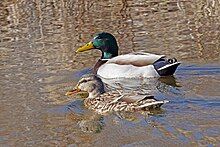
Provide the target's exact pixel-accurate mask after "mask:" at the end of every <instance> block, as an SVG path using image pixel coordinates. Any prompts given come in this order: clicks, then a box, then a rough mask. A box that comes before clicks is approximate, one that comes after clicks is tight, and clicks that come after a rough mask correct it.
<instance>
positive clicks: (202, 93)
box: [0, 0, 220, 146]
mask: <svg viewBox="0 0 220 147" xmlns="http://www.w3.org/2000/svg"><path fill="white" fill-rule="evenodd" d="M101 31H107V32H110V33H112V34H114V35H115V37H116V38H117V40H118V43H119V47H120V54H124V53H129V52H132V51H146V52H152V53H157V54H165V55H167V56H170V57H176V58H177V59H178V60H180V61H181V62H182V64H181V66H180V67H179V68H178V71H177V72H176V74H175V76H174V77H169V78H159V79H152V81H150V82H148V81H137V80H135V81H127V83H126V84H127V87H126V88H128V89H129V88H134V87H135V84H136V83H138V85H139V86H138V87H136V88H139V90H147V91H151V92H152V93H153V94H154V95H155V97H156V98H157V99H167V100H169V101H170V103H167V104H166V105H164V106H163V107H162V109H161V110H159V111H155V112H153V113H152V114H147V113H133V114H130V113H121V114H110V115H106V116H100V115H97V114H95V113H94V112H92V111H89V110H87V109H86V108H84V107H83V104H82V101H81V100H80V99H77V98H76V97H66V96H65V92H66V91H67V90H69V89H71V88H72V87H73V86H74V84H76V82H77V80H78V79H79V77H80V76H81V75H82V74H84V73H86V72H87V69H89V68H91V67H92V66H93V65H94V64H95V62H96V60H97V59H98V58H99V57H100V53H99V52H98V51H90V52H85V53H82V54H77V55H76V54H75V52H74V51H75V49H76V48H77V47H79V46H81V45H83V44H84V43H86V42H88V41H90V39H91V38H92V37H93V35H94V34H95V33H97V32H101ZM0 60H1V62H0V70H1V72H0V73H1V75H0V80H1V82H0V84H1V85H0V92H1V99H0V101H1V103H0V110H1V115H0V125H1V126H0V143H1V145H2V146H56V145H57V146H67V145H79V146H82V145H84V146H90V145H91V146H103V145H108V146H162V145H164V146H219V145H220V88H219V85H220V2H219V1H218V0H189V1H182V0H179V1H156V0H151V1H144V0H143V1H142V0H139V1H135V0H130V1H126V0H122V1H116V0H115V1H71V0H65V1H64V0H60V1H58V0H53V1H40V0H19V1H12V0H8V1H1V2H0ZM82 69H85V70H83V71H82Z"/></svg>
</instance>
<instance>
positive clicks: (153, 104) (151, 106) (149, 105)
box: [138, 100, 169, 109]
mask: <svg viewBox="0 0 220 147" xmlns="http://www.w3.org/2000/svg"><path fill="white" fill-rule="evenodd" d="M168 102H169V101H167V100H164V101H154V102H150V103H144V104H143V105H140V106H138V109H143V108H148V109H156V108H160V107H161V106H162V105H163V104H165V103H168Z"/></svg>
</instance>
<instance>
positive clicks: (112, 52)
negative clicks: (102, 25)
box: [76, 32, 118, 59]
mask: <svg viewBox="0 0 220 147" xmlns="http://www.w3.org/2000/svg"><path fill="white" fill-rule="evenodd" d="M91 49H98V50H100V51H101V52H102V57H101V59H110V58H112V57H115V56H118V44H117V41H116V39H115V37H114V36H113V35H112V34H110V33H106V32H102V33H98V34H97V35H96V36H95V37H94V38H93V39H92V41H90V42H89V43H87V44H86V45H84V46H82V47H80V48H79V49H77V50H76V52H77V53H78V52H84V51H87V50H91Z"/></svg>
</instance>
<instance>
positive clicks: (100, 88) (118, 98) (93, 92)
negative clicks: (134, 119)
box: [66, 75, 168, 114]
mask: <svg viewBox="0 0 220 147" xmlns="http://www.w3.org/2000/svg"><path fill="white" fill-rule="evenodd" d="M81 91H84V92H88V94H89V96H88V97H87V98H86V99H85V100H84V105H85V106H86V107H88V108H89V109H92V110H95V111H96V112H98V113H100V114H104V113H106V112H112V111H135V110H146V109H147V110H149V109H152V108H159V107H160V106H161V105H163V104H164V103H167V102H168V101H166V100H164V101H157V100H156V99H154V98H153V96H149V95H143V94H138V93H135V92H133V93H130V94H122V93H121V92H120V91H112V92H105V90H104V85H103V82H102V80H101V79H100V78H99V77H97V76H95V75H86V76H84V77H83V78H82V79H80V80H79V82H78V84H77V85H76V87H75V88H74V89H73V90H71V91H69V92H67V93H66V95H72V94H74V93H78V92H81Z"/></svg>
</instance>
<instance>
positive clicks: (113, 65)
mask: <svg viewBox="0 0 220 147" xmlns="http://www.w3.org/2000/svg"><path fill="white" fill-rule="evenodd" d="M90 49H98V50H100V51H101V52H102V56H101V59H99V61H98V62H97V63H96V65H95V66H94V72H95V73H97V74H98V75H99V76H101V77H103V78H121V77H123V78H133V77H158V76H167V75H173V73H174V72H175V70H176V68H177V67H178V65H179V64H180V63H179V62H177V60H176V59H167V58H165V56H164V55H156V54H151V53H142V52H135V53H130V54H126V55H120V56H118V45H117V41H116V39H115V37H114V36H113V35H112V34H109V33H106V32H102V33H99V34H97V35H96V36H95V37H94V38H93V39H92V41H90V42H89V43H87V44H86V45H84V46H82V47H80V48H79V49H77V50H76V52H77V53H78V52H84V51H87V50H90Z"/></svg>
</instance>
